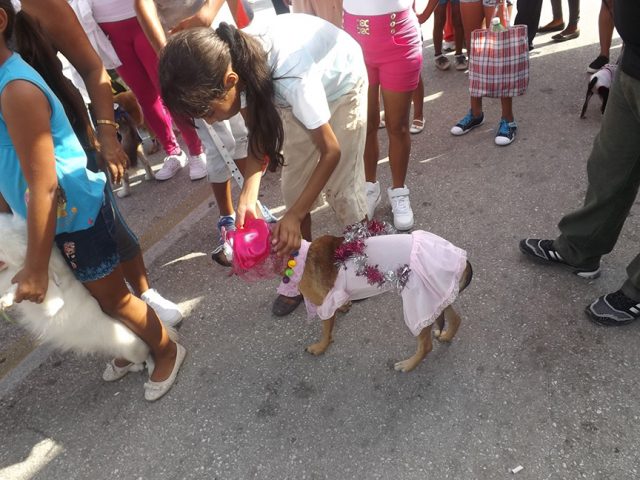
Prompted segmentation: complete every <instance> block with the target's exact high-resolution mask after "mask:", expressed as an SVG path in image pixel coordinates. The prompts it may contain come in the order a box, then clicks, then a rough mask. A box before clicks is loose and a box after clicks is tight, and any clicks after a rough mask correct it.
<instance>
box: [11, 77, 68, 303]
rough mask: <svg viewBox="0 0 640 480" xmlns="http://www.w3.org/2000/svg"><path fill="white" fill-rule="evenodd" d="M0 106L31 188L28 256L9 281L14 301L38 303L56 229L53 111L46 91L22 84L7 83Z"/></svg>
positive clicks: (44, 287) (28, 218)
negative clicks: (12, 288)
mask: <svg viewBox="0 0 640 480" xmlns="http://www.w3.org/2000/svg"><path fill="white" fill-rule="evenodd" d="M25 105H28V106H29V107H28V108H26V107H25ZM0 108H1V109H2V115H3V116H4V119H5V121H6V123H7V130H8V132H9V137H10V138H11V142H12V144H13V146H14V148H15V150H16V153H17V155H18V158H19V160H20V167H21V169H22V173H23V174H24V177H25V179H26V181H27V185H28V187H29V203H28V206H27V254H26V257H25V264H24V267H23V268H22V270H20V271H19V272H18V273H17V274H16V276H15V277H14V278H13V279H12V283H17V284H18V288H17V290H16V294H15V301H16V302H21V301H22V300H30V301H32V302H36V303H41V302H42V301H43V300H44V297H45V295H46V293H47V286H48V283H49V275H48V267H49V258H50V256H51V248H52V246H53V239H54V236H55V228H56V195H57V188H58V178H57V175H56V169H55V154H54V147H53V137H52V136H51V126H50V123H49V122H50V116H51V109H50V107H49V102H48V101H47V99H46V97H45V95H44V93H42V91H41V90H40V89H38V88H37V87H36V86H35V85H33V84H32V83H30V82H27V81H23V80H17V81H13V82H11V83H9V84H8V85H7V87H6V88H5V89H4V91H3V92H2V97H1V98H0Z"/></svg>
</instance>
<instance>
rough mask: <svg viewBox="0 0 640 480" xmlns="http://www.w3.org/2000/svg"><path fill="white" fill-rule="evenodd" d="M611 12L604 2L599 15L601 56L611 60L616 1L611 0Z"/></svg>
mask: <svg viewBox="0 0 640 480" xmlns="http://www.w3.org/2000/svg"><path fill="white" fill-rule="evenodd" d="M608 3H609V5H610V6H611V11H609V9H608V8H607V6H606V5H605V3H604V2H602V5H601V6H600V15H598V34H599V37H600V55H602V56H603V57H607V58H609V56H610V50H611V38H612V37H613V27H614V25H613V9H614V8H615V7H614V0H609V2H608Z"/></svg>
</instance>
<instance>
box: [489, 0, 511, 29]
mask: <svg viewBox="0 0 640 480" xmlns="http://www.w3.org/2000/svg"><path fill="white" fill-rule="evenodd" d="M500 5H502V6H503V11H504V20H505V22H506V23H507V24H506V25H505V27H506V28H509V27H510V26H511V25H510V24H511V19H510V18H509V7H508V5H507V2H506V0H499V1H497V2H496V6H495V8H494V9H493V15H491V19H494V18H495V17H496V15H497V14H498V7H500ZM489 23H491V21H489ZM489 28H491V26H490V25H489Z"/></svg>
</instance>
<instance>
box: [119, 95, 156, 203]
mask: <svg viewBox="0 0 640 480" xmlns="http://www.w3.org/2000/svg"><path fill="white" fill-rule="evenodd" d="M113 101H114V108H115V111H114V116H115V120H116V123H117V124H118V136H119V137H120V143H121V144H122V148H123V150H124V152H125V153H126V154H127V157H128V158H129V167H130V168H131V167H135V166H137V164H138V160H140V161H141V162H142V165H143V167H144V171H145V174H144V178H145V180H151V179H153V178H155V176H154V174H153V170H152V169H151V164H150V163H149V159H148V158H147V156H146V155H145V153H144V149H143V148H142V138H141V137H140V133H138V128H139V127H141V126H143V124H144V117H143V115H142V109H141V108H140V104H139V103H138V100H136V97H135V96H134V95H133V93H132V92H130V91H127V92H122V93H118V94H117V95H114V97H113ZM117 195H118V197H120V198H124V197H128V196H129V195H131V181H130V179H129V170H128V169H127V170H125V172H124V176H123V181H122V188H121V189H120V190H119V191H118V192H117Z"/></svg>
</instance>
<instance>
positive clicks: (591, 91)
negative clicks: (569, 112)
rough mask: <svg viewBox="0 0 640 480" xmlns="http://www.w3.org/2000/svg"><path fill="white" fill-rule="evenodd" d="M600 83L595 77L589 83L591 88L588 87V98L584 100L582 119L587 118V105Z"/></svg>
mask: <svg viewBox="0 0 640 480" xmlns="http://www.w3.org/2000/svg"><path fill="white" fill-rule="evenodd" d="M597 82H598V79H597V77H596V76H595V75H594V76H593V77H592V78H591V80H590V81H589V86H588V87H587V97H586V98H585V99H584V105H582V112H581V113H580V118H584V117H585V113H586V112H587V105H588V104H589V100H591V97H592V96H593V87H594V86H595V84H596V83H597Z"/></svg>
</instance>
